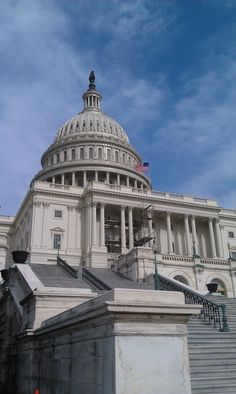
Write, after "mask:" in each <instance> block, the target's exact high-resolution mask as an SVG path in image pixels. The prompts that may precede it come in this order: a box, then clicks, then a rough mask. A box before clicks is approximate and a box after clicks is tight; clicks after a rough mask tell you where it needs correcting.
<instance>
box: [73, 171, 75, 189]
mask: <svg viewBox="0 0 236 394" xmlns="http://www.w3.org/2000/svg"><path fill="white" fill-rule="evenodd" d="M72 186H75V172H72Z"/></svg>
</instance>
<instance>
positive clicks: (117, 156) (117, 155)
mask: <svg viewBox="0 0 236 394" xmlns="http://www.w3.org/2000/svg"><path fill="white" fill-rule="evenodd" d="M118 160H119V153H118V152H117V150H116V151H115V161H116V162H118Z"/></svg>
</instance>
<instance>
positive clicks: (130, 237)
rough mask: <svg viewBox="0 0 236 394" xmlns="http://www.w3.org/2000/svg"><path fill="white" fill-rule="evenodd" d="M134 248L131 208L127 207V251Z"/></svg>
mask: <svg viewBox="0 0 236 394" xmlns="http://www.w3.org/2000/svg"><path fill="white" fill-rule="evenodd" d="M133 247H134V233H133V208H132V207H129V249H133Z"/></svg>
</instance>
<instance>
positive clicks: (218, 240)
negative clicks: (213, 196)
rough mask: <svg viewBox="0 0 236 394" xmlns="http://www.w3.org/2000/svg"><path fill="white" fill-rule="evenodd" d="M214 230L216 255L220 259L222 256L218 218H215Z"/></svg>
mask: <svg viewBox="0 0 236 394" xmlns="http://www.w3.org/2000/svg"><path fill="white" fill-rule="evenodd" d="M215 231H216V242H217V250H218V257H219V258H220V259H222V258H223V250H222V243H221V234H220V224H219V219H216V220H215Z"/></svg>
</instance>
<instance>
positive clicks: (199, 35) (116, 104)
mask: <svg viewBox="0 0 236 394" xmlns="http://www.w3.org/2000/svg"><path fill="white" fill-rule="evenodd" d="M0 26H1V34H0V59H1V60H0V133H1V140H0V141H1V142H0V155H1V166H0V185H1V186H0V205H1V210H0V213H1V214H13V215H14V214H15V213H16V212H17V209H18V208H19V206H20V203H21V201H22V199H23V198H24V195H25V193H26V192H27V190H28V187H29V184H30V181H31V179H32V178H33V176H34V174H35V173H36V172H37V171H38V170H39V169H40V157H41V154H42V153H43V151H44V150H45V149H46V148H47V147H48V145H49V144H50V143H51V142H52V141H53V139H54V136H55V134H56V132H57V129H58V128H59V127H60V125H61V124H62V123H64V122H65V121H66V120H67V119H69V118H70V117H72V116H73V115H75V114H76V113H78V112H80V111H81V109H82V99H81V95H82V93H83V92H84V91H85V90H86V89H87V84H88V81H87V79H88V74H89V72H90V71H91V70H92V69H94V70H95V73H96V83H97V88H98V89H99V90H100V91H101V92H102V95H103V102H102V109H103V111H104V112H105V113H107V114H109V115H110V116H112V117H114V118H115V119H116V120H117V121H118V122H119V123H121V125H122V126H123V127H124V128H125V130H126V131H127V133H128V135H129V137H130V141H131V143H132V144H133V145H134V146H135V147H136V149H137V151H138V152H139V153H140V154H141V156H142V158H143V160H144V161H145V162H147V161H148V162H149V163H150V165H151V178H152V183H153V188H154V189H157V190H162V191H172V192H177V193H183V194H187V195H195V196H199V197H210V198H215V199H217V200H218V202H219V204H220V205H222V206H224V207H226V208H236V165H235V159H236V138H235V133H236V131H235V127H236V110H235V108H236V45H235V44H236V2H235V1H234V0H171V1H168V0H153V1H151V0H127V1H125V0H124V1H122V0H99V1H93V0H83V1H82V0H41V1H32V0H5V1H2V2H1V5H0Z"/></svg>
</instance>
